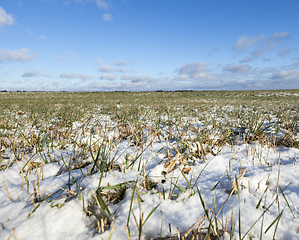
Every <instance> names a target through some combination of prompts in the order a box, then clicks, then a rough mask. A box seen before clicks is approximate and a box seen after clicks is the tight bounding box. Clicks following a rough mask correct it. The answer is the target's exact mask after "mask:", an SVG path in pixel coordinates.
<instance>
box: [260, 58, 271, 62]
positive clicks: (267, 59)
mask: <svg viewBox="0 0 299 240" xmlns="http://www.w3.org/2000/svg"><path fill="white" fill-rule="evenodd" d="M262 60H263V62H269V61H271V58H263V59H262Z"/></svg>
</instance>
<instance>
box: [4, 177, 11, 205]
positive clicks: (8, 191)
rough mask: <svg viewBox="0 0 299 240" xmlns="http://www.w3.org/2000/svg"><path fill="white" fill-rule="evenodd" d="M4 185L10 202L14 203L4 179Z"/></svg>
mask: <svg viewBox="0 0 299 240" xmlns="http://www.w3.org/2000/svg"><path fill="white" fill-rule="evenodd" d="M3 185H4V188H5V191H6V193H7V196H8V198H9V200H10V201H12V199H11V196H10V194H9V191H8V188H7V186H6V183H5V181H4V178H3Z"/></svg>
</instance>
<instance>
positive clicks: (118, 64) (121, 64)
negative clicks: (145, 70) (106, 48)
mask: <svg viewBox="0 0 299 240" xmlns="http://www.w3.org/2000/svg"><path fill="white" fill-rule="evenodd" d="M114 64H115V65H116V66H125V65H128V62H127V61H114Z"/></svg>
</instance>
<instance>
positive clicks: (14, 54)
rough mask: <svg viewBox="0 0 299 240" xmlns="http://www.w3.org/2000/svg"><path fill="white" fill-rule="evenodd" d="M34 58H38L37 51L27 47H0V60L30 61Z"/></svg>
mask: <svg viewBox="0 0 299 240" xmlns="http://www.w3.org/2000/svg"><path fill="white" fill-rule="evenodd" d="M34 58H36V53H35V52H33V51H30V50H29V49H27V48H22V49H18V50H8V49H0V62H1V61H5V60H6V61H20V62H28V61H30V60H32V59H34Z"/></svg>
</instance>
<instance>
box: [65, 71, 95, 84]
mask: <svg viewBox="0 0 299 240" xmlns="http://www.w3.org/2000/svg"><path fill="white" fill-rule="evenodd" d="M60 77H61V78H80V79H81V80H82V81H84V82H85V81H87V80H89V79H92V78H93V77H92V76H90V75H88V74H80V73H62V74H60Z"/></svg>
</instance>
